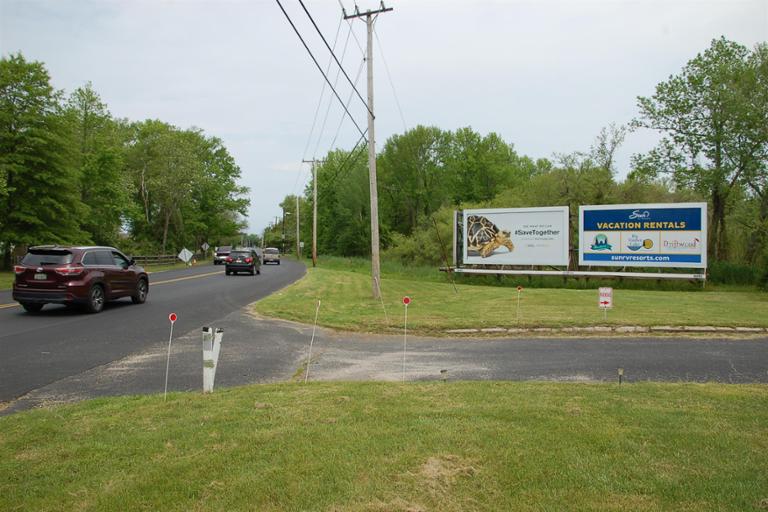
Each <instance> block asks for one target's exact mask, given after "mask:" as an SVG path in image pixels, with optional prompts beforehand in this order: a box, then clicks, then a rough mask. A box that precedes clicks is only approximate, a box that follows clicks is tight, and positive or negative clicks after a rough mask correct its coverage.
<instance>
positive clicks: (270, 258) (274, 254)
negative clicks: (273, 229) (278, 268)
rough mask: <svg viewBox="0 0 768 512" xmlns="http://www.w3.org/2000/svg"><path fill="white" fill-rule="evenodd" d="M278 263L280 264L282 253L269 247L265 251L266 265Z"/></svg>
mask: <svg viewBox="0 0 768 512" xmlns="http://www.w3.org/2000/svg"><path fill="white" fill-rule="evenodd" d="M267 263H277V264H278V265H279V264H280V251H278V250H277V249H276V248H274V247H267V248H266V249H264V264H265V265H266V264H267Z"/></svg>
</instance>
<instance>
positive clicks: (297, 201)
mask: <svg viewBox="0 0 768 512" xmlns="http://www.w3.org/2000/svg"><path fill="white" fill-rule="evenodd" d="M299 243H300V242H299V194H296V259H297V260H299V261H301V246H300V245H299Z"/></svg>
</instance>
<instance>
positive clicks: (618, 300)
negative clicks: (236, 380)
mask: <svg viewBox="0 0 768 512" xmlns="http://www.w3.org/2000/svg"><path fill="white" fill-rule="evenodd" d="M457 287H458V293H456V292H454V289H453V287H452V286H451V284H449V283H445V282H438V281H427V280H420V279H418V278H413V277H409V276H398V275H393V274H384V276H383V278H382V295H383V297H384V306H385V307H386V311H387V315H386V316H385V314H384V307H382V303H381V302H379V301H375V300H373V299H372V298H371V279H370V275H368V274H366V273H362V272H358V271H347V270H339V269H329V268H324V267H318V268H314V269H312V268H310V269H308V272H307V275H306V277H304V278H303V279H301V280H300V281H298V282H296V283H294V284H293V285H291V286H289V287H288V288H285V289H284V290H282V291H280V292H278V293H276V294H273V295H271V296H270V297H267V298H266V299H263V300H261V301H259V302H258V303H257V304H256V306H255V307H256V311H257V312H259V313H260V314H264V315H267V316H272V317H278V318H285V319H289V320H295V321H298V322H304V323H312V321H313V319H314V314H315V306H316V303H317V300H318V299H319V300H321V301H322V304H321V308H320V313H319V317H318V323H319V324H321V325H324V326H327V327H332V328H336V329H342V330H350V331H367V332H388V331H389V332H394V331H399V330H401V329H402V325H403V306H402V304H401V299H402V297H403V296H404V295H408V296H409V297H411V299H412V302H411V305H410V306H409V307H408V330H409V331H413V332H415V333H421V334H434V333H442V332H444V331H445V330H447V329H461V328H488V327H507V328H510V327H567V326H588V325H595V324H600V325H644V326H648V325H715V326H752V327H766V326H768V293H764V292H758V291H750V290H740V291H654V290H632V289H615V290H614V309H613V310H611V311H609V312H608V319H607V321H606V320H604V319H603V312H602V311H600V310H599V309H598V306H597V290H594V289H591V290H583V289H582V290H580V289H566V288H526V289H524V290H523V292H522V296H521V302H520V321H519V323H518V321H517V319H516V306H517V292H516V291H515V289H514V288H509V287H501V286H475V285H467V284H459V285H457Z"/></svg>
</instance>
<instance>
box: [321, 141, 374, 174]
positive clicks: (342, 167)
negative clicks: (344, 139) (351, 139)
mask: <svg viewBox="0 0 768 512" xmlns="http://www.w3.org/2000/svg"><path fill="white" fill-rule="evenodd" d="M363 140H365V135H363V136H362V137H360V138H359V139H357V142H356V143H355V146H354V147H353V148H352V150H351V151H350V152H349V153H347V156H346V158H345V159H344V161H343V162H341V165H339V167H338V168H337V169H336V172H335V173H334V174H333V176H332V177H331V179H330V181H329V182H328V184H327V185H326V186H327V187H331V186H333V184H334V183H336V180H337V179H338V178H339V176H340V175H341V173H342V171H346V169H345V167H346V165H347V164H348V163H349V164H350V165H349V169H351V168H352V164H354V163H355V162H357V159H358V158H359V155H357V156H355V158H354V159H352V155H354V154H355V151H357V148H358V146H360V143H361V142H363ZM360 147H361V148H362V147H365V146H360ZM360 153H361V154H362V152H360Z"/></svg>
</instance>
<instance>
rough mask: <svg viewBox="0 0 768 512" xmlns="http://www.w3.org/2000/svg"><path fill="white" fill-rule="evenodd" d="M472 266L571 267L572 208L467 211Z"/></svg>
mask: <svg viewBox="0 0 768 512" xmlns="http://www.w3.org/2000/svg"><path fill="white" fill-rule="evenodd" d="M463 226H464V227H463V240H464V243H463V257H464V263H465V264H468V265H568V207H567V206H554V207H541V208H498V209H481V210H464V214H463Z"/></svg>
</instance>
